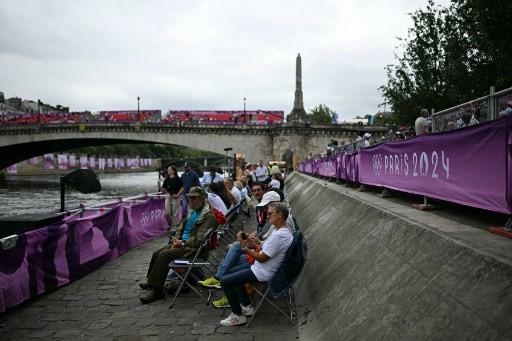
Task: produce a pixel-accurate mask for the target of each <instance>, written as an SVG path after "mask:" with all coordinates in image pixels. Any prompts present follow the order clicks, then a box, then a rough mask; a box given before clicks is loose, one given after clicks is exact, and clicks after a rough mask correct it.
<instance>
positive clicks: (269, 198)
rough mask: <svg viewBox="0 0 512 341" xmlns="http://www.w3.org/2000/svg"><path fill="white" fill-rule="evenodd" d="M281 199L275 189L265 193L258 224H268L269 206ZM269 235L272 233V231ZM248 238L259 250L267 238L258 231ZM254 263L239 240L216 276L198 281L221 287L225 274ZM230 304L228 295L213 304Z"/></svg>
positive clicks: (231, 247) (212, 286)
mask: <svg viewBox="0 0 512 341" xmlns="http://www.w3.org/2000/svg"><path fill="white" fill-rule="evenodd" d="M281 201H282V200H281V196H280V195H279V194H278V193H277V192H275V191H269V192H267V193H265V194H264V195H263V198H262V199H261V201H260V202H259V203H258V205H257V207H256V212H258V211H261V212H264V214H258V213H257V215H256V218H257V220H258V226H260V225H261V226H262V227H263V226H265V225H266V224H267V210H268V208H267V206H268V205H269V204H271V203H273V202H281ZM269 225H270V224H269ZM268 235H270V233H269V234H268ZM265 237H268V236H265ZM246 238H247V243H250V246H251V248H253V249H254V250H258V251H259V250H260V249H261V245H262V243H263V240H264V239H266V238H263V237H262V238H258V236H257V232H256V231H254V232H253V233H250V234H248V235H247V236H246ZM237 239H238V240H239V241H240V240H242V239H243V238H242V234H241V233H240V232H239V233H238V235H237ZM260 239H261V240H260ZM252 263H254V258H252V259H248V258H247V256H246V254H245V252H244V251H243V250H242V249H241V246H240V243H239V242H238V241H237V242H234V243H232V244H231V245H230V247H229V250H228V252H227V254H226V256H225V257H224V259H223V260H222V263H221V264H220V265H219V267H218V268H217V273H216V274H215V276H212V277H209V278H206V279H205V280H204V281H198V282H197V284H199V285H202V286H204V287H208V288H215V289H220V282H221V281H222V279H223V278H224V276H225V275H227V274H229V273H231V272H235V271H239V270H242V269H246V268H249V267H250V266H251V264H252ZM228 304H229V302H228V299H227V297H226V296H223V297H221V298H220V299H218V300H215V301H213V302H212V305H213V306H214V307H215V308H225V307H227V306H228Z"/></svg>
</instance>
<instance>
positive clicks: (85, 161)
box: [80, 156, 89, 169]
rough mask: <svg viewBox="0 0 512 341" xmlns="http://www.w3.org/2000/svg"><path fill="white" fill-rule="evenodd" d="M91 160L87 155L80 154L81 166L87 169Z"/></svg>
mask: <svg viewBox="0 0 512 341" xmlns="http://www.w3.org/2000/svg"><path fill="white" fill-rule="evenodd" d="M88 165H89V162H88V159H87V156H80V168H81V169H86V168H88Z"/></svg>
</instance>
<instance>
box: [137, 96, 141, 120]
mask: <svg viewBox="0 0 512 341" xmlns="http://www.w3.org/2000/svg"><path fill="white" fill-rule="evenodd" d="M137 122H140V97H139V96H137Z"/></svg>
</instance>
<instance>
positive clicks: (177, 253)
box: [140, 187, 217, 304]
mask: <svg viewBox="0 0 512 341" xmlns="http://www.w3.org/2000/svg"><path fill="white" fill-rule="evenodd" d="M187 196H188V199H189V202H190V209H191V210H190V212H189V214H188V217H187V219H186V220H185V221H184V222H183V223H182V224H181V226H180V227H179V228H178V231H176V235H175V237H174V239H172V240H171V242H170V244H169V245H166V246H164V247H163V248H161V249H158V250H156V251H155V252H153V256H152V257H151V262H150V263H149V269H148V274H147V278H148V281H147V283H140V287H141V288H142V289H144V290H151V292H150V293H149V294H148V295H147V296H145V297H141V298H140V300H141V302H142V303H143V304H147V303H151V302H154V301H156V300H159V299H161V298H163V297H164V296H165V295H164V292H163V286H164V283H165V278H166V277H167V273H168V272H169V263H170V262H171V261H172V260H174V259H179V258H190V257H193V256H194V255H195V253H196V252H197V250H198V249H199V246H200V244H201V240H202V238H203V235H204V234H205V232H206V231H207V230H208V229H210V228H215V227H216V226H217V221H216V220H215V216H214V215H213V214H212V212H211V209H210V206H209V205H208V204H207V203H206V192H205V191H204V189H203V188H202V187H192V188H191V189H190V192H189V193H188V194H187ZM208 251H209V250H208V249H205V250H204V254H202V255H200V257H202V258H204V259H206V258H207V257H208Z"/></svg>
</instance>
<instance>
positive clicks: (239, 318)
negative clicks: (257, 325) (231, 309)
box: [220, 313, 247, 327]
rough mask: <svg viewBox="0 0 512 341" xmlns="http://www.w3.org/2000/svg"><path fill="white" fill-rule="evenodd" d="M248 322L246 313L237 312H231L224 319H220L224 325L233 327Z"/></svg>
mask: <svg viewBox="0 0 512 341" xmlns="http://www.w3.org/2000/svg"><path fill="white" fill-rule="evenodd" d="M246 322H247V319H246V318H245V316H244V315H236V314H235V313H231V314H229V316H228V317H226V318H225V319H224V320H222V321H220V325H221V326H224V327H232V326H239V325H241V324H245V323H246Z"/></svg>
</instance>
